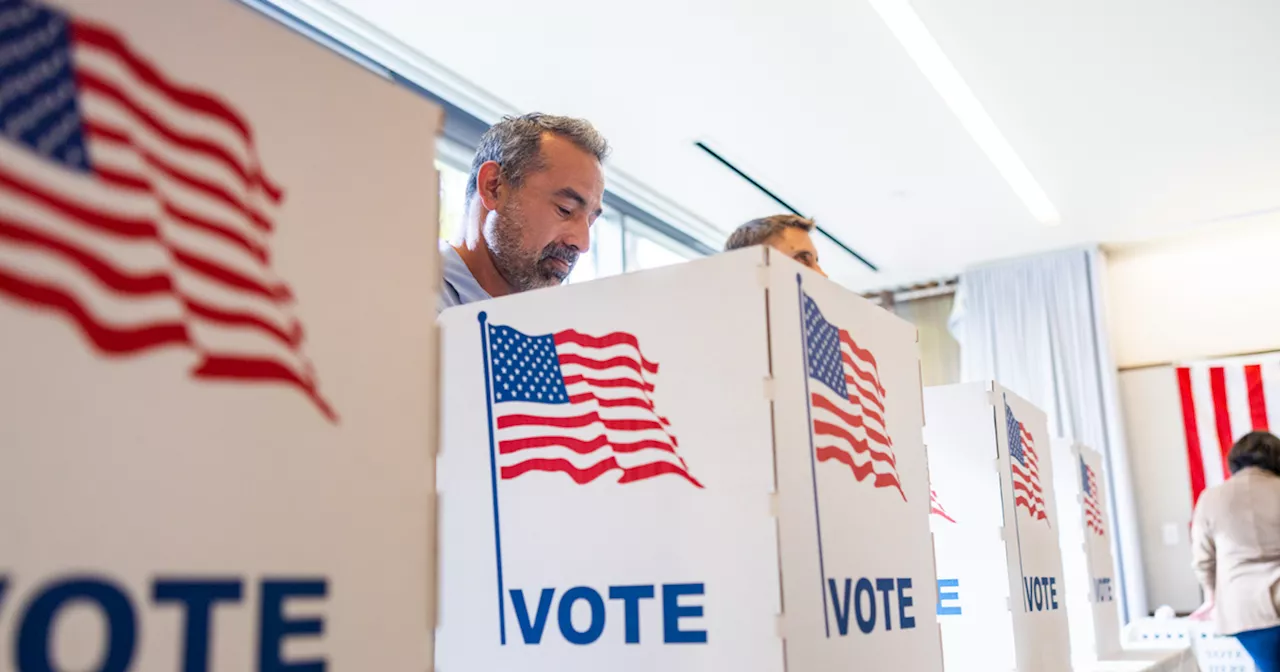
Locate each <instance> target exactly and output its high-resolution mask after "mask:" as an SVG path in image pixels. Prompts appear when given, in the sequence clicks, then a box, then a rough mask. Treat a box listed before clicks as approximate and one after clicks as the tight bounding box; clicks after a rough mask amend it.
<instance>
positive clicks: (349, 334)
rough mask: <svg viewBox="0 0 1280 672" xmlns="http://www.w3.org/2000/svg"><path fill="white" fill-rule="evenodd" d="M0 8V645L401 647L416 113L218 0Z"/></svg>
mask: <svg viewBox="0 0 1280 672" xmlns="http://www.w3.org/2000/svg"><path fill="white" fill-rule="evenodd" d="M0 14H2V15H3V19H2V21H0V23H3V25H4V33H3V36H2V37H0V46H3V51H4V66H3V67H0V89H2V90H3V91H4V92H5V93H4V96H3V97H4V104H3V105H0V126H2V127H3V128H5V129H6V131H7V132H6V133H5V134H4V135H2V136H0V325H2V326H0V400H2V401H3V403H0V437H2V439H0V445H2V446H3V447H2V448H0V451H2V454H0V474H3V475H2V476H0V480H3V483H4V485H3V486H0V641H2V642H4V645H3V646H2V647H0V648H4V652H3V661H4V662H3V663H0V667H4V668H5V669H19V670H50V669H99V670H126V669H127V670H133V671H135V672H169V671H172V670H175V669H188V670H196V669H206V668H208V669H214V668H216V669H222V670H257V669H286V668H288V669H304V668H305V669H325V668H327V669H336V670H422V669H426V668H428V667H429V666H430V661H431V658H432V653H431V645H432V640H431V637H430V633H431V631H432V629H433V624H432V622H431V620H430V619H431V616H432V614H433V612H434V609H433V597H432V591H433V590H434V583H433V582H432V581H431V577H432V576H433V575H434V570H433V568H432V562H433V556H432V555H431V554H430V553H429V550H428V549H429V541H428V540H429V539H431V538H432V537H433V536H434V532H433V530H432V524H433V521H434V513H433V506H434V501H435V499H434V495H433V488H434V481H435V477H434V473H433V469H434V465H435V461H434V459H433V456H434V449H435V443H436V439H437V428H436V426H435V425H434V424H433V420H432V418H433V417H434V414H433V413H431V412H430V410H429V409H433V408H435V406H436V403H437V402H436V380H437V375H436V371H435V364H434V362H435V357H434V352H435V351H436V348H437V343H436V330H435V327H434V318H435V315H434V311H433V306H434V305H435V302H434V301H424V300H423V295H424V293H428V295H429V296H430V295H433V294H434V288H435V287H436V285H437V283H438V277H439V264H438V254H437V253H436V234H437V232H436V224H435V223H436V222H437V221H438V220H437V203H436V197H437V192H436V190H435V189H434V188H425V189H424V188H423V186H424V185H427V186H428V187H431V185H434V184H435V183H436V180H437V177H436V171H435V168H434V164H433V158H434V157H433V154H434V147H435V140H436V135H437V132H438V129H439V128H440V123H441V113H440V109H439V108H438V107H436V106H435V105H434V104H431V103H430V102H428V101H426V100H425V99H423V98H421V97H419V96H417V95H415V94H413V93H411V92H409V91H407V90H405V89H403V88H400V87H397V86H395V85H394V84H392V83H391V82H389V81H387V80H384V79H382V78H380V77H376V76H374V75H372V74H370V73H369V72H368V71H366V70H364V69H363V68H361V67H359V66H357V65H355V64H353V63H351V62H350V61H348V60H346V59H345V58H343V57H341V56H338V55H336V54H334V53H332V52H330V51H328V50H326V49H324V48H322V47H320V46H318V45H316V44H314V43H313V42H311V41H310V40H308V39H306V38H304V37H302V36H300V35H297V34H296V33H293V32H292V31H290V30H288V29H286V28H284V27H282V26H281V25H279V24H277V23H276V22H274V21H272V20H270V19H268V18H266V17H264V16H262V15H260V14H258V13H257V12H255V11H254V10H252V9H250V8H248V7H246V6H244V5H241V4H239V3H235V2H226V1H225V0H183V1H182V2H170V1H168V0H110V1H109V2H103V1H102V0H52V1H51V2H41V1H37V0H14V1H12V2H6V3H5V4H4V9H3V11H2V12H0Z"/></svg>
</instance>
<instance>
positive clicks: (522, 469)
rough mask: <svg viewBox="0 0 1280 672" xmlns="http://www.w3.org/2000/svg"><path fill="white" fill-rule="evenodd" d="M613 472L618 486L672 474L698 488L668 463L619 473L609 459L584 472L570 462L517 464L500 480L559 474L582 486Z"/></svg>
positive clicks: (641, 466)
mask: <svg viewBox="0 0 1280 672" xmlns="http://www.w3.org/2000/svg"><path fill="white" fill-rule="evenodd" d="M614 469H621V470H622V477H621V478H619V479H618V482H619V483H634V482H636V481H643V480H646V479H649V478H654V477H655V476H661V475H663V474H675V475H677V476H680V477H682V478H684V479H685V480H687V481H689V482H690V483H692V484H693V485H695V486H697V487H699V488H701V487H702V484H701V483H699V482H698V481H697V480H695V479H694V478H693V477H692V476H690V475H689V473H688V472H687V471H685V470H683V469H681V468H680V467H678V466H676V465H674V464H671V463H670V462H654V463H650V464H644V465H640V466H637V467H632V468H630V469H622V467H620V466H618V461H617V460H616V459H614V458H612V457H610V458H608V459H606V460H602V461H600V462H597V463H595V464H593V465H591V466H590V467H587V468H586V469H579V468H578V467H575V466H573V463H572V462H569V461H568V460H564V459H552V460H548V459H541V458H539V459H532V460H525V461H523V462H519V463H517V464H513V465H510V466H505V467H503V468H502V478H503V479H512V478H517V477H519V476H522V475H524V474H527V473H529V472H532V471H543V472H559V473H562V474H565V475H567V476H569V478H571V479H573V482H574V483H577V484H578V485H584V484H586V483H590V482H591V481H594V480H596V479H597V478H600V477H601V476H603V475H604V474H605V473H607V472H609V471H612V470H614Z"/></svg>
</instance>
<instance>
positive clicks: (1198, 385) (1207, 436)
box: [1190, 364, 1226, 487]
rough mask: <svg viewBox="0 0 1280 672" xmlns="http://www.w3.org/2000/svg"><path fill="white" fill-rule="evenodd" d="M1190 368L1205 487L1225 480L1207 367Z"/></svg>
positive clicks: (1196, 366)
mask: <svg viewBox="0 0 1280 672" xmlns="http://www.w3.org/2000/svg"><path fill="white" fill-rule="evenodd" d="M1190 368H1191V393H1192V395H1194V397H1195V411H1196V428H1197V429H1199V430H1200V457H1201V459H1202V461H1203V463H1204V484H1205V487H1212V486H1214V485H1217V484H1219V483H1221V482H1223V481H1225V480H1226V475H1225V474H1224V473H1223V472H1222V453H1221V452H1219V448H1218V421H1217V416H1215V415H1214V413H1213V390H1212V388H1211V387H1210V385H1209V367H1207V366H1204V365H1201V364H1197V365H1194V366H1192V367H1190Z"/></svg>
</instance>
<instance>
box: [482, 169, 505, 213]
mask: <svg viewBox="0 0 1280 672" xmlns="http://www.w3.org/2000/svg"><path fill="white" fill-rule="evenodd" d="M504 186H505V183H504V181H503V179H502V166H500V165H498V162H497V161H485V162H484V163H482V164H480V170H479V171H478V172H477V173H476V196H479V197H480V204H481V205H483V206H484V208H485V209H486V210H497V209H498V196H499V194H500V192H501V191H502V189H503V188H504Z"/></svg>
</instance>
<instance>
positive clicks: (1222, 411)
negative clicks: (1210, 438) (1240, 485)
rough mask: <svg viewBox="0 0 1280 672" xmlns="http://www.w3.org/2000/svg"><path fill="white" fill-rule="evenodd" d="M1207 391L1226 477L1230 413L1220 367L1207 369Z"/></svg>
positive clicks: (1224, 374)
mask: <svg viewBox="0 0 1280 672" xmlns="http://www.w3.org/2000/svg"><path fill="white" fill-rule="evenodd" d="M1209 389H1210V391H1212V393H1213V417H1214V420H1215V421H1216V423H1215V427H1216V428H1217V430H1218V449H1219V450H1221V451H1222V473H1223V475H1224V476H1225V475H1227V474H1230V473H1231V470H1230V469H1228V468H1227V453H1229V452H1231V443H1232V438H1231V412H1230V410H1228V408H1227V376H1226V372H1225V370H1224V369H1223V368H1222V367H1221V366H1215V367H1212V368H1210V369H1209Z"/></svg>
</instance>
